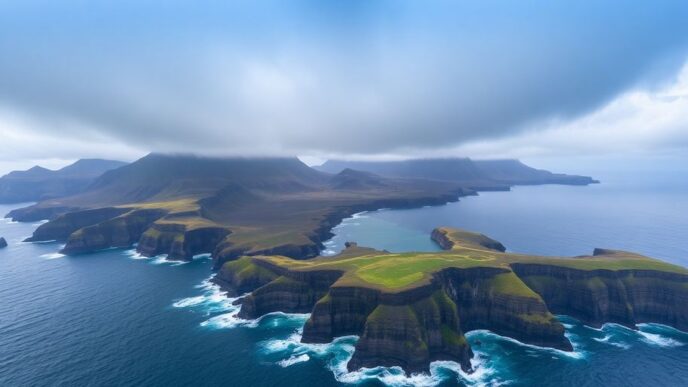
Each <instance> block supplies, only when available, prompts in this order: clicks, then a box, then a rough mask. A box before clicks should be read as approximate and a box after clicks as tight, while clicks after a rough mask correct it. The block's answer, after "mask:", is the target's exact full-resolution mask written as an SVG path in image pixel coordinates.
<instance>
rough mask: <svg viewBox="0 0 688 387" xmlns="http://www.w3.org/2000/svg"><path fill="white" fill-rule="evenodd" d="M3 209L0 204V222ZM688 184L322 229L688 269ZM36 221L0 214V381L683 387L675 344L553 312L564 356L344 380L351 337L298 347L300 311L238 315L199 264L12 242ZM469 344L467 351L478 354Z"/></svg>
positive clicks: (523, 351)
mask: <svg viewBox="0 0 688 387" xmlns="http://www.w3.org/2000/svg"><path fill="white" fill-rule="evenodd" d="M14 207H15V206H0V212H3V213H5V212H7V211H9V210H10V209H11V208H14ZM686 214H688V187H681V186H680V184H667V185H662V184H650V185H648V184H635V182H631V183H628V182H623V181H620V182H604V184H601V185H594V186H589V187H567V186H538V187H517V188H515V189H514V190H513V191H512V192H489V193H481V194H480V195H479V196H477V197H468V198H462V200H461V201H459V202H458V203H453V204H449V205H446V206H440V207H427V208H422V209H413V210H382V211H377V212H371V213H364V214H358V215H357V216H354V217H352V218H350V219H347V220H345V221H344V222H342V224H341V225H339V226H338V227H337V228H335V236H334V237H333V238H332V240H330V241H328V242H327V243H326V248H327V250H328V251H327V253H330V254H333V253H336V252H337V251H340V250H341V249H342V248H343V245H344V243H345V242H346V241H349V240H350V241H356V242H358V243H359V244H361V245H366V246H371V247H376V248H380V249H387V250H390V251H408V250H417V251H435V250H437V249H438V248H437V246H436V245H435V244H434V243H432V241H430V239H429V233H430V231H431V230H432V228H434V227H436V226H439V225H444V226H455V227H463V228H467V229H470V230H475V231H479V232H483V233H485V234H487V235H489V236H491V237H493V238H495V239H497V240H499V241H501V242H502V243H504V244H505V245H506V246H507V248H508V249H509V250H510V251H522V252H528V253H533V254H547V255H580V254H589V253H591V251H592V249H593V248H594V247H605V248H618V249H626V250H631V251H637V252H640V253H644V254H647V255H651V256H654V257H657V258H661V259H665V260H667V261H670V262H673V263H676V264H679V265H683V266H688V238H686V235H688V220H687V219H686ZM35 227H37V224H32V223H13V222H9V221H8V220H6V219H4V220H0V236H4V237H5V238H6V239H7V241H8V243H9V244H10V246H9V247H8V248H6V249H3V250H0V385H1V386H56V385H58V386H59V385H64V386H75V385H77V386H81V385H98V386H101V385H102V386H131V385H146V386H196V385H197V386H207V385H216V386H282V385H285V386H289V385H291V386H336V385H354V384H359V385H396V386H403V385H442V386H445V385H446V386H455V385H514V386H519V385H539V386H555V385H556V386H574V385H575V386H586V385H590V386H596V385H606V386H617V385H618V386H635V385H637V386H646V385H685V384H686V380H688V334H686V333H683V332H679V331H677V330H674V329H672V328H669V327H665V326H661V325H657V324H645V325H642V326H640V330H639V331H633V330H629V329H627V328H624V327H621V326H619V325H615V324H608V325H605V326H603V327H602V328H601V329H593V328H590V327H587V326H585V325H583V324H581V323H580V322H578V321H576V320H574V319H571V318H569V317H566V316H559V318H560V319H561V320H562V322H563V323H564V324H565V327H566V331H567V332H566V335H567V337H568V338H569V339H570V340H571V342H572V343H573V346H574V349H575V351H574V352H572V353H567V352H562V351H557V350H552V349H546V348H539V347H535V346H530V345H525V344H522V343H519V342H518V341H515V340H512V339H509V338H504V337H500V336H498V335H494V334H492V333H490V332H488V331H474V332H470V333H468V334H467V336H468V340H469V342H471V343H472V344H473V349H474V352H475V355H476V356H475V358H474V360H473V363H474V367H475V369H476V371H475V372H474V373H472V374H465V373H463V372H462V371H461V370H460V368H459V367H458V365H457V364H455V363H452V362H435V363H433V364H432V365H431V367H430V372H429V373H427V374H419V375H405V374H404V373H403V371H401V370H400V369H398V368H383V367H378V368H375V369H363V370H359V371H354V372H348V371H347V369H346V363H347V361H348V359H350V357H351V355H352V354H353V351H354V348H355V344H356V341H357V337H355V336H349V337H342V338H338V339H337V340H335V341H334V342H333V343H331V344H303V343H301V342H300V338H301V333H302V329H303V325H304V323H305V321H306V319H307V318H308V315H289V314H282V313H276V314H271V315H268V316H264V317H263V318H261V319H258V320H250V321H248V320H243V319H241V318H239V317H238V316H237V313H238V307H237V306H236V305H234V301H235V299H233V298H228V297H227V296H226V295H225V294H223V293H222V292H221V290H220V289H219V288H218V287H217V286H216V285H214V284H212V283H211V282H210V281H209V278H210V276H211V274H212V273H211V263H210V260H209V259H208V257H207V256H199V257H196V259H195V260H194V261H193V262H190V263H184V264H180V263H170V262H169V261H166V260H165V259H164V257H153V258H146V257H142V256H140V255H138V254H136V253H135V251H133V250H108V251H103V252H99V253H96V254H87V255H79V256H74V257H68V256H63V255H61V254H59V253H58V251H59V249H60V248H61V247H62V246H61V245H60V244H59V243H22V242H21V240H23V239H24V238H25V237H27V236H29V235H30V234H31V233H32V231H33V230H34V229H35ZM478 343H480V344H478Z"/></svg>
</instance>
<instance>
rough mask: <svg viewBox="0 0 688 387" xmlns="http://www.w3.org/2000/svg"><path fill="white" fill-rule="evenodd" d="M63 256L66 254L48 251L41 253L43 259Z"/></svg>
mask: <svg viewBox="0 0 688 387" xmlns="http://www.w3.org/2000/svg"><path fill="white" fill-rule="evenodd" d="M63 257H66V255H64V254H61V253H48V254H43V255H41V258H44V259H58V258H63Z"/></svg>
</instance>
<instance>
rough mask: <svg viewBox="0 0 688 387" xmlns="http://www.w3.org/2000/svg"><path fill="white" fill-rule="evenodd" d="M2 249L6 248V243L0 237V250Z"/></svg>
mask: <svg viewBox="0 0 688 387" xmlns="http://www.w3.org/2000/svg"><path fill="white" fill-rule="evenodd" d="M4 247H7V241H6V240H5V238H3V237H0V249H2V248H4Z"/></svg>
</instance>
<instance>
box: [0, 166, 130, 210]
mask: <svg viewBox="0 0 688 387" xmlns="http://www.w3.org/2000/svg"><path fill="white" fill-rule="evenodd" d="M124 165H126V163H123V162H121V161H112V160H100V159H82V160H78V161H77V162H75V163H73V164H70V165H68V166H66V167H64V168H62V169H59V170H57V171H53V170H50V169H46V168H43V167H39V166H35V167H33V168H31V169H29V170H26V171H14V172H10V173H8V174H7V175H5V176H3V177H0V203H21V202H35V201H40V200H47V199H53V198H59V197H64V196H69V195H74V194H76V193H79V192H82V191H83V190H85V189H86V188H87V187H88V186H89V184H91V183H92V182H93V181H94V180H95V179H96V178H97V177H98V176H100V175H102V174H103V173H105V172H107V171H110V170H113V169H116V168H119V167H121V166H124Z"/></svg>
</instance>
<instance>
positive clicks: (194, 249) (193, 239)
mask: <svg viewBox="0 0 688 387" xmlns="http://www.w3.org/2000/svg"><path fill="white" fill-rule="evenodd" d="M228 234H229V231H228V230H227V229H226V228H224V227H217V226H201V227H197V228H192V229H189V227H188V226H187V225H186V224H184V223H167V222H165V223H154V224H153V225H152V226H151V227H150V228H148V229H147V230H146V231H145V232H144V233H143V235H141V238H140V239H139V244H138V247H137V250H138V251H139V252H140V253H141V254H143V255H146V256H149V257H152V256H156V255H160V254H167V258H168V259H171V260H190V259H191V258H192V257H193V256H194V255H197V254H204V253H212V252H213V249H214V248H215V246H217V244H218V243H220V241H221V240H222V239H224V238H225V237H226V236H227V235H228Z"/></svg>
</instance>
